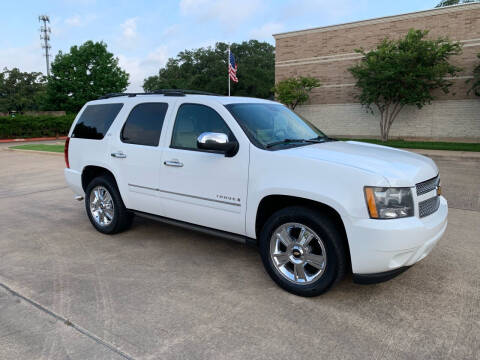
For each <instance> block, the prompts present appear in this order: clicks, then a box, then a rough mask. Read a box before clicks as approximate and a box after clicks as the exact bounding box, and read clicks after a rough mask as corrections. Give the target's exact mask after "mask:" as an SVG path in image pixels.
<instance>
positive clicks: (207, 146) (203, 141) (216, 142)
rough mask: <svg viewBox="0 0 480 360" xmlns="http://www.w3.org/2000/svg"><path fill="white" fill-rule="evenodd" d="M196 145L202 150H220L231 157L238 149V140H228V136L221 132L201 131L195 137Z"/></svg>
mask: <svg viewBox="0 0 480 360" xmlns="http://www.w3.org/2000/svg"><path fill="white" fill-rule="evenodd" d="M197 146H198V148H199V149H203V150H212V151H218V152H222V153H224V154H225V156H226V157H232V156H234V155H235V154H236V153H237V151H238V142H237V141H228V136H227V135H226V134H223V133H214V132H204V133H201V134H200V135H199V136H198V138H197Z"/></svg>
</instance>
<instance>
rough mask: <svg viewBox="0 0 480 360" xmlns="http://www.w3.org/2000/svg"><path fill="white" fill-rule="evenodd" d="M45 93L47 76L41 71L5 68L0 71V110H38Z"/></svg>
mask: <svg viewBox="0 0 480 360" xmlns="http://www.w3.org/2000/svg"><path fill="white" fill-rule="evenodd" d="M44 94H45V77H44V76H43V74H42V73H40V72H30V73H29V72H21V71H20V70H19V69H18V68H13V69H11V70H8V69H7V68H4V69H3V71H2V72H1V73H0V112H9V111H17V112H22V111H24V110H38V109H39V108H40V107H41V103H42V97H43V96H44Z"/></svg>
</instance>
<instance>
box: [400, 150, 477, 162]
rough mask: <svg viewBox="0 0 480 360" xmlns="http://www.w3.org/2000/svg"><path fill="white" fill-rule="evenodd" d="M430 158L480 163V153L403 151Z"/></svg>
mask: <svg viewBox="0 0 480 360" xmlns="http://www.w3.org/2000/svg"><path fill="white" fill-rule="evenodd" d="M401 150H407V151H411V152H415V153H417V154H421V155H425V156H428V157H441V158H451V159H469V160H477V161H480V152H475V151H449V150H427V149H401Z"/></svg>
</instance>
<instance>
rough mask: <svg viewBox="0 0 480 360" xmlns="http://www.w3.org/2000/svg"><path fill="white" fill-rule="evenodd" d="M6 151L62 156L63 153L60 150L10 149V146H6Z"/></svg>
mask: <svg viewBox="0 0 480 360" xmlns="http://www.w3.org/2000/svg"><path fill="white" fill-rule="evenodd" d="M4 150H6V151H20V152H24V153H33V154H42V155H57V156H64V153H63V152H61V153H59V152H53V151H40V150H25V149H12V148H6V149H4Z"/></svg>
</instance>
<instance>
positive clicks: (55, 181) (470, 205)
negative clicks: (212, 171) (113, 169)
mask: <svg viewBox="0 0 480 360" xmlns="http://www.w3.org/2000/svg"><path fill="white" fill-rule="evenodd" d="M435 160H436V161H437V164H438V165H439V167H440V173H441V177H442V183H443V188H444V194H445V196H446V197H447V199H448V201H449V206H450V214H449V226H448V229H447V232H446V234H445V236H444V237H443V239H442V240H441V241H440V243H439V244H438V246H437V247H436V248H435V249H434V250H433V251H432V253H431V254H430V255H429V256H428V257H427V258H425V259H424V260H423V261H421V262H420V263H418V264H417V265H416V266H414V267H412V268H411V269H410V270H408V271H407V272H405V273H403V274H402V275H400V276H399V277H397V278H396V279H394V280H392V281H390V282H386V283H382V284H377V285H370V286H362V285H355V284H352V282H351V277H347V278H346V279H344V280H343V281H342V282H341V283H340V284H339V285H338V286H336V287H335V288H334V289H332V290H331V291H330V292H329V293H327V294H325V295H323V296H320V297H317V298H301V297H297V296H294V295H291V294H288V293H286V292H284V291H282V290H281V289H279V288H278V287H277V286H275V284H274V283H273V282H272V281H271V280H270V278H269V277H268V275H267V274H266V272H265V271H264V270H263V267H262V264H261V261H260V257H259V255H258V254H257V252H256V251H255V250H254V249H252V248H248V247H245V246H243V245H239V244H237V243H233V242H229V241H228V240H223V239H219V238H214V237H211V236H207V235H203V234H197V233H193V232H189V231H186V230H183V229H179V228H175V227H171V226H167V225H163V224H159V223H155V222H153V221H149V220H145V219H139V218H137V219H136V221H135V223H134V226H133V228H132V229H131V230H130V231H128V232H126V233H123V234H119V235H115V236H106V235H102V234H100V233H98V232H96V231H95V230H94V229H93V227H92V226H91V225H90V223H89V221H88V219H87V217H86V215H85V210H84V206H83V203H79V202H76V201H74V200H73V194H72V193H71V191H70V190H69V189H68V188H67V187H66V185H65V183H64V180H63V172H62V171H63V165H64V164H63V158H62V157H61V156H54V155H43V154H35V153H25V152H14V151H9V150H6V147H5V146H3V147H0V359H4V360H6V359H125V358H127V359H128V358H133V359H308V358H310V359H420V358H421V359H479V358H480V276H479V274H480V261H479V258H480V161H479V160H472V159H456V158H438V159H435Z"/></svg>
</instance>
